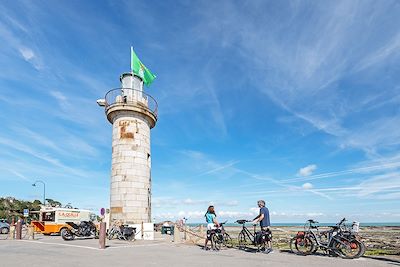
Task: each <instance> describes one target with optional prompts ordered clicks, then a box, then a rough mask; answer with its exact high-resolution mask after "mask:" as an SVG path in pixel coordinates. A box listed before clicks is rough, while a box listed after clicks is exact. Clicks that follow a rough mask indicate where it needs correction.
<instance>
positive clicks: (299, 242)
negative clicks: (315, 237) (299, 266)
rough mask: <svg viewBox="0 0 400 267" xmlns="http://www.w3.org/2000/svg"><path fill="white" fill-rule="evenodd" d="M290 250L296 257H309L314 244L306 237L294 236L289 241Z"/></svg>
mask: <svg viewBox="0 0 400 267" xmlns="http://www.w3.org/2000/svg"><path fill="white" fill-rule="evenodd" d="M290 250H291V251H292V252H293V253H295V254H298V255H309V254H311V253H312V251H313V250H314V243H313V242H312V240H311V239H310V238H309V237H307V236H301V237H299V236H295V237H293V238H292V239H291V240H290Z"/></svg>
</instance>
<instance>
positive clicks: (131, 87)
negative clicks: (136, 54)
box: [131, 45, 135, 93]
mask: <svg viewBox="0 0 400 267" xmlns="http://www.w3.org/2000/svg"><path fill="white" fill-rule="evenodd" d="M131 74H132V79H131V88H132V89H134V88H133V79H134V77H135V75H134V74H133V46H132V45H131ZM133 93H135V92H133Z"/></svg>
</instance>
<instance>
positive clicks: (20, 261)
mask: <svg viewBox="0 0 400 267" xmlns="http://www.w3.org/2000/svg"><path fill="white" fill-rule="evenodd" d="M107 246H108V247H107V248H106V249H104V250H100V249H98V240H93V239H86V240H74V241H69V242H66V241H63V240H62V239H61V237H59V236H54V237H42V238H41V239H39V240H33V241H31V240H0V266H1V267H3V266H4V267H6V266H7V267H13V266H30V267H43V266H50V267H57V266H63V267H64V266H85V267H91V266H96V267H99V266H109V267H117V266H118V267H119V266H130V267H131V266H207V267H209V266H240V267H244V266H294V267H301V266H307V267H312V266H326V267H329V266H335V267H336V266H363V267H368V266H374V267H379V266H400V262H396V261H383V260H374V259H368V258H360V259H356V260H345V259H340V258H333V257H327V256H298V255H294V254H291V253H285V252H279V251H274V253H272V254H262V253H252V252H246V251H240V250H237V249H228V250H222V251H219V252H214V251H204V250H202V249H201V248H200V247H197V246H191V245H184V244H174V243H172V242H171V241H170V240H169V239H167V240H155V241H135V242H133V243H127V242H125V241H118V240H113V241H108V242H107Z"/></svg>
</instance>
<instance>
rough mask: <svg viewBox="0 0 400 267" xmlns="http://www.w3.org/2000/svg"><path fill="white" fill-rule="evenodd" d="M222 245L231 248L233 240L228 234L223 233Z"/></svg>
mask: <svg viewBox="0 0 400 267" xmlns="http://www.w3.org/2000/svg"><path fill="white" fill-rule="evenodd" d="M224 246H225V247H227V248H233V241H232V238H231V236H230V235H229V234H227V233H225V234H224Z"/></svg>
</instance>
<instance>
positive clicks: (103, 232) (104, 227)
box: [99, 222, 106, 249]
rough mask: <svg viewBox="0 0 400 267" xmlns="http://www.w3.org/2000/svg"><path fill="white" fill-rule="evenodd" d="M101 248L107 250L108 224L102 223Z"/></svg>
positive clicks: (100, 233)
mask: <svg viewBox="0 0 400 267" xmlns="http://www.w3.org/2000/svg"><path fill="white" fill-rule="evenodd" d="M99 248H100V249H105V248H106V223H105V222H101V223H100V232H99Z"/></svg>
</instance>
